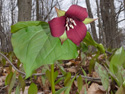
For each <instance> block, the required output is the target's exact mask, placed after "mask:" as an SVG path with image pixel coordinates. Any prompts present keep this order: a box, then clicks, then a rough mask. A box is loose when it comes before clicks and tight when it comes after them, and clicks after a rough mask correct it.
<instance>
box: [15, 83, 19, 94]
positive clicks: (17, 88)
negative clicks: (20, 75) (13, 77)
mask: <svg viewBox="0 0 125 94" xmlns="http://www.w3.org/2000/svg"><path fill="white" fill-rule="evenodd" d="M15 94H20V87H19V85H18V86H17V87H16V92H15Z"/></svg>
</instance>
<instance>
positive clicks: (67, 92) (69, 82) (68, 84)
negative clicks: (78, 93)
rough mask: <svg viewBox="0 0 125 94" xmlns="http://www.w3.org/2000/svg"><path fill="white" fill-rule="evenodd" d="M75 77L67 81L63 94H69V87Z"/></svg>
mask: <svg viewBox="0 0 125 94" xmlns="http://www.w3.org/2000/svg"><path fill="white" fill-rule="evenodd" d="M75 78H76V77H74V78H72V80H69V81H68V83H67V84H66V87H67V89H66V90H65V93H64V94H69V92H70V90H71V86H72V83H73V81H74V80H75Z"/></svg>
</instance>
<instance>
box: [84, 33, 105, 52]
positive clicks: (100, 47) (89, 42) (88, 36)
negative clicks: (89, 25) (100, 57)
mask: <svg viewBox="0 0 125 94" xmlns="http://www.w3.org/2000/svg"><path fill="white" fill-rule="evenodd" d="M83 42H84V43H86V44H87V45H88V46H89V45H91V46H94V47H96V48H97V49H98V50H99V51H100V52H101V53H105V48H104V46H103V45H102V44H98V43H97V42H95V41H94V40H93V38H92V37H91V34H90V33H89V32H87V34H86V37H85V38H84V40H83Z"/></svg>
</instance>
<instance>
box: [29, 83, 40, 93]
mask: <svg viewBox="0 0 125 94" xmlns="http://www.w3.org/2000/svg"><path fill="white" fill-rule="evenodd" d="M37 92H38V88H37V85H36V84H34V83H31V85H30V87H29V89H28V94H37Z"/></svg>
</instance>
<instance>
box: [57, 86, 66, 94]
mask: <svg viewBox="0 0 125 94" xmlns="http://www.w3.org/2000/svg"><path fill="white" fill-rule="evenodd" d="M66 88H67V87H63V88H61V89H59V90H58V91H56V93H55V94H61V93H62V92H63V91H64V90H66Z"/></svg>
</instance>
